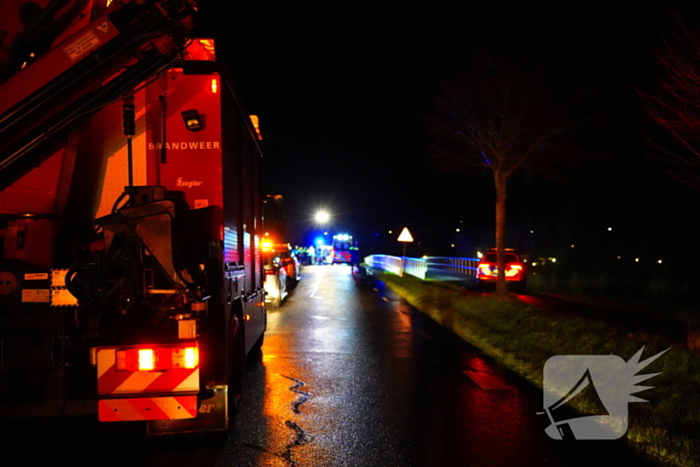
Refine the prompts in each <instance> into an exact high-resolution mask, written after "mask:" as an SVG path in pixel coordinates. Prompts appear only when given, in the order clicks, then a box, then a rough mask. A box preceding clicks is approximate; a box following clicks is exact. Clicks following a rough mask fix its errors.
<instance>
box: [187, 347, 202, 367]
mask: <svg viewBox="0 0 700 467" xmlns="http://www.w3.org/2000/svg"><path fill="white" fill-rule="evenodd" d="M198 365H199V349H198V348H197V347H187V348H185V368H190V369H191V368H197V366H198Z"/></svg>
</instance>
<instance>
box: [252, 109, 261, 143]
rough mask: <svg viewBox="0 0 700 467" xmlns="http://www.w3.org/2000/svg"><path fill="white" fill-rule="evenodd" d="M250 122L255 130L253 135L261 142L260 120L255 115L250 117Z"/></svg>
mask: <svg viewBox="0 0 700 467" xmlns="http://www.w3.org/2000/svg"><path fill="white" fill-rule="evenodd" d="M250 121H251V123H252V124H253V128H255V134H256V135H257V137H258V140H260V141H262V139H263V137H262V133H260V119H259V118H258V116H257V115H251V116H250Z"/></svg>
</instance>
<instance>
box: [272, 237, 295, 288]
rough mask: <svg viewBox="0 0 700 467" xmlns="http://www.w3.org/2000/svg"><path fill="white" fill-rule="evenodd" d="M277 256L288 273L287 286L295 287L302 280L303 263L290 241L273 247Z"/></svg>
mask: <svg viewBox="0 0 700 467" xmlns="http://www.w3.org/2000/svg"><path fill="white" fill-rule="evenodd" d="M273 251H274V255H275V258H276V259H277V260H278V261H279V263H280V266H281V267H283V268H284V270H285V272H286V273H287V288H293V287H295V286H296V285H297V283H298V282H299V281H300V280H301V264H300V263H299V260H298V259H297V257H296V255H295V254H294V253H293V252H292V248H291V247H290V246H289V244H288V243H284V244H280V245H275V246H274V247H273Z"/></svg>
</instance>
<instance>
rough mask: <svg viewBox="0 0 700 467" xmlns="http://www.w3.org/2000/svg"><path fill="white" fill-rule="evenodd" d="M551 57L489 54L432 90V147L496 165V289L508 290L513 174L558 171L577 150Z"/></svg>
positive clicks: (475, 163) (489, 167)
mask: <svg viewBox="0 0 700 467" xmlns="http://www.w3.org/2000/svg"><path fill="white" fill-rule="evenodd" d="M547 70H548V68H547V67H546V66H545V65H542V66H538V65H537V64H536V63H535V62H533V61H528V60H525V59H522V60H508V59H505V58H503V59H498V58H492V57H489V56H487V55H485V54H482V56H481V58H480V59H479V60H477V61H476V62H475V63H474V65H473V66H472V67H471V68H470V69H469V70H467V71H466V72H464V73H461V74H460V75H458V76H455V77H454V78H452V79H450V80H447V81H444V82H443V83H442V84H441V85H440V88H439V90H438V92H436V93H435V94H434V96H433V111H432V113H431V114H430V115H429V116H428V125H429V129H430V131H431V133H432V135H433V136H434V137H435V143H434V145H433V148H432V153H433V155H434V157H435V159H436V162H437V164H438V166H439V167H441V168H443V169H444V170H448V171H467V170H474V169H477V170H478V169H482V170H486V171H490V173H491V175H493V181H494V185H495V188H496V232H495V236H496V248H497V258H498V281H497V286H496V292H497V294H499V295H504V294H506V293H507V291H506V281H505V254H504V247H505V232H506V201H507V199H508V180H509V178H510V177H511V176H513V175H514V174H515V173H517V172H519V171H524V170H533V171H539V172H541V173H542V172H548V171H553V170H554V169H555V168H556V166H557V165H558V164H559V163H560V162H562V161H566V160H567V159H569V157H570V156H571V151H570V150H568V149H564V148H563V147H562V146H561V145H560V143H561V141H562V139H561V136H562V135H564V134H565V133H566V132H567V131H568V130H569V129H570V127H571V113H570V108H569V107H567V106H565V105H564V102H565V101H567V100H568V99H565V98H563V96H564V95H565V94H566V92H565V91H564V89H563V88H564V87H566V86H565V85H564V86H562V83H560V82H557V80H555V79H553V77H552V75H551V74H550V73H549V72H548V71H547Z"/></svg>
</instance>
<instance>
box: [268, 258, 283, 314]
mask: <svg viewBox="0 0 700 467" xmlns="http://www.w3.org/2000/svg"><path fill="white" fill-rule="evenodd" d="M263 268H264V269H265V284H264V287H265V302H266V303H269V304H270V305H271V306H272V307H275V308H279V307H281V306H282V302H283V301H284V299H285V298H286V297H287V272H286V271H285V269H284V268H283V267H282V265H281V264H280V263H279V261H276V260H275V259H273V260H272V261H270V262H268V263H266V264H265V265H264V266H263Z"/></svg>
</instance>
